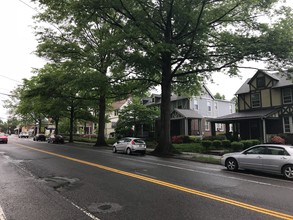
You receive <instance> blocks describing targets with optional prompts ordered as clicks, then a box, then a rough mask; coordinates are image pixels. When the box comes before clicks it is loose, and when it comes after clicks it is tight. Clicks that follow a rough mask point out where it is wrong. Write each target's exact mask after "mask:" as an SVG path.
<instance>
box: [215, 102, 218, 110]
mask: <svg viewBox="0 0 293 220" xmlns="http://www.w3.org/2000/svg"><path fill="white" fill-rule="evenodd" d="M217 109H218V103H217V102H215V110H217Z"/></svg>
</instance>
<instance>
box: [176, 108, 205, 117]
mask: <svg viewBox="0 0 293 220" xmlns="http://www.w3.org/2000/svg"><path fill="white" fill-rule="evenodd" d="M174 111H175V112H177V113H178V114H180V115H182V116H183V117H184V118H203V117H202V115H201V114H199V113H198V112H197V111H194V110H191V109H178V108H175V109H174Z"/></svg>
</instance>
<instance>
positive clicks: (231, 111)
mask: <svg viewBox="0 0 293 220" xmlns="http://www.w3.org/2000/svg"><path fill="white" fill-rule="evenodd" d="M229 111H230V113H233V108H232V105H229Z"/></svg>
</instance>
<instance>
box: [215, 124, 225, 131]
mask: <svg viewBox="0 0 293 220" xmlns="http://www.w3.org/2000/svg"><path fill="white" fill-rule="evenodd" d="M216 131H224V126H223V124H222V123H216Z"/></svg>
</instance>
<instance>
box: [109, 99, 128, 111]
mask: <svg viewBox="0 0 293 220" xmlns="http://www.w3.org/2000/svg"><path fill="white" fill-rule="evenodd" d="M128 100H129V98H128V99H123V100H120V101H116V102H113V103H112V108H113V109H114V110H117V109H120V108H121V106H123V105H124V104H125V103H127V102H128Z"/></svg>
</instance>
